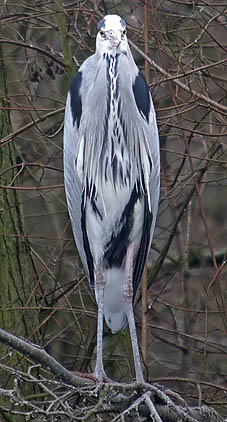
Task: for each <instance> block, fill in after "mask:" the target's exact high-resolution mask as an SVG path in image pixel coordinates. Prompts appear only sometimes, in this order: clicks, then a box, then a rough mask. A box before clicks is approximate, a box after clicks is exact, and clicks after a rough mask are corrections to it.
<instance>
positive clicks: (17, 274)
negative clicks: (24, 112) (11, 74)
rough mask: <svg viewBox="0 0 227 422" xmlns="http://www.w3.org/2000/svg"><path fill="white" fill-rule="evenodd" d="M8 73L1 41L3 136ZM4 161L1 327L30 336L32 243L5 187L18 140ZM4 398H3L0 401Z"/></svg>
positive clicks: (1, 352)
mask: <svg viewBox="0 0 227 422" xmlns="http://www.w3.org/2000/svg"><path fill="white" fill-rule="evenodd" d="M6 75H7V69H6V62H5V56H4V48H3V46H2V45H1V44H0V135H1V138H3V137H4V136H6V135H8V134H9V133H10V132H11V130H12V127H11V119H10V111H9V102H8V100H7V80H6ZM0 163H1V164H0V169H1V170H0V327H1V328H3V329H5V330H7V331H9V332H10V333H15V334H17V335H19V336H23V337H25V338H29V337H30V336H31V333H32V329H33V328H34V317H33V315H34V311H31V310H29V308H31V306H32V305H34V299H33V298H31V297H30V295H31V290H32V285H31V282H30V280H31V268H32V267H31V258H30V252H29V245H28V243H27V242H26V240H25V239H24V236H23V213H22V207H21V197H20V194H19V193H18V192H19V191H18V190H15V189H9V188H7V187H6V188H5V187H4V186H8V187H9V186H11V184H12V186H16V185H17V181H16V180H15V181H14V179H15V177H16V174H17V172H18V169H17V168H16V167H14V166H15V163H16V155H15V145H14V142H10V143H8V144H5V145H2V146H1V147H0ZM28 306H29V308H28ZM3 356H4V359H3V360H2V361H1V362H2V363H3V364H7V363H8V362H9V361H10V364H11V365H12V367H14V368H21V369H23V370H26V367H27V366H28V362H27V361H26V359H24V358H22V357H21V356H19V355H16V354H14V353H13V355H10V354H9V350H8V349H7V348H5V346H3V345H0V357H1V358H2V357H3ZM0 378H1V386H6V385H7V386H10V385H12V382H13V379H12V378H13V377H12V376H11V375H9V376H6V375H5V374H4V375H3V373H2V371H1V375H0ZM28 385H29V384H28ZM28 388H29V389H30V387H28ZM30 392H31V390H30ZM26 393H28V391H26ZM4 400H5V399H1V397H0V402H1V401H2V402H3V401H4ZM2 416H4V415H2ZM12 420H14V419H12ZM17 421H18V416H17Z"/></svg>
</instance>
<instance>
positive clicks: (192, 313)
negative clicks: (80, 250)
mask: <svg viewBox="0 0 227 422" xmlns="http://www.w3.org/2000/svg"><path fill="white" fill-rule="evenodd" d="M1 12H2V13H1V30H0V31H1V33H0V47H1V51H3V50H4V60H3V62H4V63H3V62H2V63H3V64H4V67H1V81H2V82H1V92H0V97H1V109H2V111H1V119H2V122H3V121H4V122H5V123H4V125H3V124H2V125H1V150H0V151H1V157H2V159H1V163H2V165H1V186H0V187H1V190H0V198H1V199H0V200H1V201H2V200H3V199H2V198H5V199H4V201H7V202H5V203H4V206H3V205H1V208H4V209H5V208H7V211H4V217H3V218H2V219H1V220H0V221H1V224H2V225H1V227H2V233H3V236H2V237H1V239H3V245H4V242H5V245H6V244H7V245H9V246H8V253H6V254H5V255H4V254H3V255H2V258H1V262H2V263H3V262H4V265H3V264H1V275H0V283H1V284H0V288H1V292H2V291H3V290H2V289H3V288H4V286H10V285H11V282H12V280H14V284H12V286H14V290H13V291H12V293H10V296H9V292H10V290H9V288H8V290H7V289H5V290H4V291H5V292H6V294H7V295H8V296H3V294H2V293H1V297H0V308H1V313H0V315H1V316H0V318H1V319H0V320H1V328H3V329H4V330H6V331H8V332H9V333H11V334H14V337H10V336H9V335H8V337H7V333H5V331H4V332H3V333H2V335H1V336H0V339H1V341H2V342H3V343H4V344H8V346H10V347H11V348H13V350H17V351H18V352H19V353H21V354H22V355H24V356H25V357H26V358H27V359H28V362H29V363H27V365H28V366H29V370H27V369H26V367H23V366H21V367H18V365H17V366H16V364H15V361H14V360H12V359H11V350H12V349H4V350H9V353H6V352H2V349H0V350H1V358H2V359H1V371H2V373H4V376H5V377H8V376H9V375H11V379H12V378H13V379H15V380H16V381H15V385H14V386H12V385H9V386H8V387H7V386H4V385H1V388H2V389H1V390H0V395H2V397H3V398H4V400H3V403H4V404H3V405H1V406H2V412H4V413H3V415H4V416H3V417H4V418H5V420H7V417H6V415H7V414H12V415H21V417H23V416H24V417H25V416H26V417H27V418H29V417H33V416H34V415H38V416H37V420H40V421H42V420H45V418H46V420H50V421H51V420H55V421H56V420H80V419H79V418H81V420H83V419H84V420H85V419H86V418H87V420H96V419H97V418H98V417H100V419H101V420H118V419H119V418H121V419H122V420H133V419H132V418H134V420H149V419H148V414H152V412H153V415H154V416H153V420H155V421H158V420H159V421H160V420H162V421H171V420H179V421H180V420H184V421H196V420H198V421H199V420H204V421H209V420H220V421H221V420H223V418H224V416H226V411H225V408H226V387H225V384H226V369H227V368H226V362H227V360H226V353H227V340H226V327H227V318H226V316H227V315H226V313H227V309H226V282H225V280H226V265H225V264H226V235H227V233H226V193H227V184H226V134H227V128H226V112H227V99H226V86H227V85H226V65H227V59H226V49H227V45H226V39H227V38H226V32H227V26H226V23H227V21H226V5H225V2H224V0H221V1H219V2H217V1H216V2H208V1H203V0H202V1H200V2H192V1H191V0H188V1H181V0H180V1H178V0H177V1H176V0H170V1H156V2H155V1H147V0H146V1H136V2H132V1H125V2H122V1H99V2H89V1H85V2H84V1H81V2H74V3H71V2H70V1H65V2H64V4H63V3H62V2H60V1H59V0H55V1H50V2H43V1H40V2H39V3H37V2H35V0H34V1H31V2H26V3H25V2H23V1H20V0H13V1H12V2H11V3H8V2H4V4H2V6H1ZM106 13H117V14H119V15H121V16H123V17H124V19H125V20H126V22H127V26H128V38H129V39H130V43H131V49H132V51H133V53H134V56H135V59H136V61H137V64H138V66H140V68H141V69H142V70H143V71H144V73H145V75H146V78H147V81H148V83H149V86H150V88H151V91H152V95H153V98H154V100H155V107H156V111H157V116H158V123H159V133H160V148H161V165H162V195H161V200H160V208H159V217H158V223H157V229H156V233H155V238H154V242H153V245H152V250H151V253H150V259H149V262H148V268H147V277H144V283H143V286H144V288H143V289H142V292H143V295H141V297H140V298H139V300H138V304H137V305H136V308H135V314H136V321H137V327H138V334H139V337H140V340H141V341H140V343H141V347H142V354H143V364H144V373H145V377H146V380H147V384H146V387H144V386H138V385H135V383H129V381H131V380H132V379H133V377H134V372H133V364H132V362H133V360H132V354H131V346H130V341H129V335H128V331H127V329H126V330H125V331H124V332H122V333H119V334H117V335H114V336H113V335H111V334H110V333H109V331H108V329H107V328H105V333H104V342H105V351H104V355H105V356H104V357H105V369H106V372H107V375H108V376H109V377H110V378H112V379H114V380H118V383H116V384H115V385H114V386H113V384H106V385H104V386H97V385H96V384H95V383H94V380H93V379H92V377H91V378H85V377H84V375H83V376H82V375H81V374H80V375H81V376H80V377H79V378H78V376H79V374H77V375H75V373H74V371H77V372H80V373H83V374H84V373H85V372H87V373H92V370H93V365H94V354H95V350H94V347H95V336H96V305H95V302H94V298H93V297H92V295H91V292H90V291H89V288H88V284H87V281H86V278H85V275H84V272H83V268H82V266H81V264H80V261H79V257H78V254H77V251H76V249H75V244H74V240H73V235H72V232H71V228H70V224H69V218H68V214H67V208H66V203H65V197H64V189H63V169H62V128H63V113H64V104H65V97H66V92H67V89H68V86H69V83H70V80H71V78H72V75H73V73H74V70H75V69H77V68H78V67H79V65H80V64H81V63H82V62H83V61H84V60H85V58H86V57H88V56H89V55H90V54H92V53H93V52H94V47H95V36H96V25H97V22H98V21H99V19H100V17H102V16H103V15H104V14H106ZM4 69H7V72H5V71H4ZM5 80H6V83H5V82H4V81H5ZM10 120H11V122H10ZM6 204H8V205H7V207H6ZM22 209H23V213H24V219H25V228H23V223H22V217H21V214H20V213H21V211H22ZM1 215H3V213H1ZM6 216H8V217H6ZM0 218H1V217H0ZM6 240H7V243H6ZM28 242H29V243H28ZM28 250H29V254H31V257H32V260H31V259H30V258H29V254H28ZM1 251H3V247H1ZM16 253H17V258H18V259H19V261H18V262H21V264H20V265H21V266H20V267H19V266H18V265H19V264H16V260H15V259H16V257H15V254H16ZM7 256H8V257H9V256H10V257H11V260H10V261H7V260H8V258H7ZM3 259H4V261H3ZM8 264H10V265H11V272H10V271H9V269H8V270H7V271H8V273H7V271H6V273H5V269H7V266H8ZM21 268H23V271H21ZM5 274H6V275H5ZM7 274H8V275H7ZM23 283H24V284H23ZM23 285H24V286H27V287H28V290H26V289H23ZM146 285H147V287H146ZM18 292H20V294H18ZM30 292H32V296H30ZM34 297H35V298H36V303H35V304H34V302H33V300H34ZM31 298H32V299H31ZM5 321H8V323H7V325H5ZM34 324H35V325H34ZM18 333H19V335H21V336H22V337H24V338H26V339H28V340H29V339H31V334H32V335H33V336H34V335H36V336H37V335H38V337H39V340H36V342H37V343H39V346H41V348H42V349H40V354H39V353H38V357H37V355H36V353H35V352H37V350H39V349H38V347H37V348H36V347H35V346H34V345H33V344H30V343H27V342H26V343H25V344H27V346H28V350H27V351H26V350H25V349H24V348H23V347H22V346H18V342H17V338H16V337H15V335H18ZM33 341H34V337H33ZM43 349H45V351H46V352H47V353H48V355H46V354H45V353H46V352H44V350H43ZM29 350H30V351H29ZM19 356H21V355H19ZM48 356H49V357H50V359H51V357H52V358H53V359H54V360H53V361H52V360H51V361H50V362H49V360H48ZM17 359H18V360H20V357H18V358H17ZM31 360H32V361H33V362H34V366H33V364H32V363H31ZM45 361H48V362H49V363H48V365H46V366H45ZM52 364H53V366H52ZM58 364H59V365H61V366H58ZM55 365H56V366H55ZM56 368H57V369H56ZM62 371H63V372H62ZM62 373H64V375H62ZM81 380H82V381H81ZM155 383H156V384H155ZM157 383H158V384H159V385H157ZM85 384H86V385H85ZM25 385H29V386H31V385H33V386H34V385H37V386H38V385H39V388H41V393H40V390H39V393H36V394H35V395H34V396H31V397H28V396H26V393H24V392H23V391H24V390H23V388H24V386H25ZM70 385H71V386H70ZM160 385H162V386H163V387H160ZM168 400H169V401H168ZM18 403H20V408H18ZM186 403H187V405H188V406H189V408H187V405H186ZM203 405H206V406H207V407H203ZM152 406H154V408H153V407H152ZM0 408H1V407H0ZM212 408H214V409H216V411H218V413H219V415H220V416H218V414H217V413H216V412H215V410H212ZM165 412H167V413H165ZM171 412H172V413H171ZM174 412H175V413H174ZM67 418H68V419H67ZM69 418H71V419H69ZM158 418H159V419H158ZM171 418H172V419H171Z"/></svg>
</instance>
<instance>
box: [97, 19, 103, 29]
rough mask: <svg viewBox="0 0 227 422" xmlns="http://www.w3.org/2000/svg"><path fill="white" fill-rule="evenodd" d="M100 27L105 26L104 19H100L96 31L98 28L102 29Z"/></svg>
mask: <svg viewBox="0 0 227 422" xmlns="http://www.w3.org/2000/svg"><path fill="white" fill-rule="evenodd" d="M102 28H105V19H102V20H101V21H99V23H98V31H100V29H102Z"/></svg>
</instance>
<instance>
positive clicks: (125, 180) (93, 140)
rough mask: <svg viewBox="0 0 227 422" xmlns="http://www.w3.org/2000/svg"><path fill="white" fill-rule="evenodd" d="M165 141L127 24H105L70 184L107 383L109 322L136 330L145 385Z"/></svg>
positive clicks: (75, 89) (85, 71)
mask: <svg viewBox="0 0 227 422" xmlns="http://www.w3.org/2000/svg"><path fill="white" fill-rule="evenodd" d="M159 178H160V166H159V138H158V130H157V123H156V116H155V110H154V106H153V101H152V98H151V95H150V92H149V89H148V86H147V83H146V81H145V78H144V76H143V74H142V73H141V71H140V70H139V69H138V67H137V66H136V64H135V62H134V59H133V56H132V53H131V51H130V48H129V45H128V41H127V36H126V23H125V21H124V20H123V19H122V18H121V17H120V16H118V15H106V16H105V17H104V18H103V19H102V20H101V21H100V22H99V23H98V33H97V38H96V51H95V54H93V55H92V56H90V57H89V58H88V59H87V60H85V62H84V63H83V64H82V66H81V67H80V68H79V70H78V72H77V73H76V75H75V76H74V78H73V80H72V83H71V86H70V89H69V92H68V96H67V102H66V109H65V122H64V180H65V191H66V199H67V203H68V209H69V215H70V219H71V224H72V229H73V233H74V237H75V241H76V245H77V249H78V251H79V254H80V257H81V260H82V263H83V266H84V268H85V271H86V273H87V276H88V279H89V282H90V286H91V289H92V291H93V293H94V295H95V298H96V301H97V304H98V324H97V358H96V366H95V375H96V377H97V379H98V381H102V380H103V378H104V377H105V372H104V368H103V359H102V335H103V317H105V321H106V324H107V326H108V327H109V328H110V329H111V330H112V333H116V332H117V331H119V330H121V329H123V328H124V327H126V325H127V324H129V328H130V334H131V341H132V348H133V356H134V363H135V372H136V379H137V381H143V373H142V369H141V363H140V356H139V347H138V341H137V335H136V328H135V322H134V315H133V304H134V303H135V299H136V293H137V291H138V288H139V285H140V281H141V277H142V273H143V269H144V265H145V262H146V259H147V255H148V252H149V248H150V245H151V241H152V237H153V233H154V228H155V222H156V215H157V209H158V201H159V184H160V182H159Z"/></svg>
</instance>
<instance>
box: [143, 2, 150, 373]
mask: <svg viewBox="0 0 227 422" xmlns="http://www.w3.org/2000/svg"><path fill="white" fill-rule="evenodd" d="M148 3H149V2H148V0H146V1H145V6H144V51H145V54H146V55H148V56H149V43H148V41H149V40H148V7H149V6H148ZM149 73H150V65H149V63H148V62H147V61H146V60H145V77H146V80H147V82H149ZM141 351H142V362H143V365H144V366H146V360H147V268H146V266H145V268H144V272H143V277H142V340H141Z"/></svg>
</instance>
